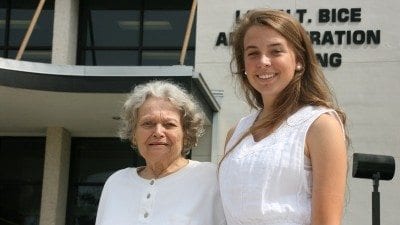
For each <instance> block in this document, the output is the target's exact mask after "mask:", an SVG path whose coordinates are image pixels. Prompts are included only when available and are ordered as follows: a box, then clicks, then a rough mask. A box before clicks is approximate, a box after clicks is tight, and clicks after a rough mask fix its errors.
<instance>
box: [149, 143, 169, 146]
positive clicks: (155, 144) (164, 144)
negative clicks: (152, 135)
mask: <svg viewBox="0 0 400 225" xmlns="http://www.w3.org/2000/svg"><path fill="white" fill-rule="evenodd" d="M149 145H151V146H159V145H162V146H166V145H167V143H150V144H149Z"/></svg>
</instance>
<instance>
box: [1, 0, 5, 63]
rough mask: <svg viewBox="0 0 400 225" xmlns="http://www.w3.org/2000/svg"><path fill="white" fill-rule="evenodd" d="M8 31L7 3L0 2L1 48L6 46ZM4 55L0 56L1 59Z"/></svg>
mask: <svg viewBox="0 0 400 225" xmlns="http://www.w3.org/2000/svg"><path fill="white" fill-rule="evenodd" d="M5 31H6V9H5V2H3V1H2V2H0V48H2V47H3V46H4V35H5ZM1 56H2V55H0V57H1Z"/></svg>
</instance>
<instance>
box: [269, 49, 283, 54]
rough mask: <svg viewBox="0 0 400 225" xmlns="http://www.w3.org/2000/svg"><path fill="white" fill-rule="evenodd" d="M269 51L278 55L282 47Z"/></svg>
mask: <svg viewBox="0 0 400 225" xmlns="http://www.w3.org/2000/svg"><path fill="white" fill-rule="evenodd" d="M271 52H272V54H273V55H279V54H281V53H282V52H283V51H282V49H273V50H272V51H271Z"/></svg>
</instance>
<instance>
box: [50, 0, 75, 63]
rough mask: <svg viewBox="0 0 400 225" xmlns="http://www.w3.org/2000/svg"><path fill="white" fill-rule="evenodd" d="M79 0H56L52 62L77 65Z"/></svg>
mask: <svg viewBox="0 0 400 225" xmlns="http://www.w3.org/2000/svg"><path fill="white" fill-rule="evenodd" d="M78 18H79V0H55V3H54V28H53V50H52V56H51V63H52V64H61V65H75V64H76V51H77V43H78V42H77V40H78Z"/></svg>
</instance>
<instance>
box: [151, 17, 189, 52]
mask: <svg viewBox="0 0 400 225" xmlns="http://www.w3.org/2000/svg"><path fill="white" fill-rule="evenodd" d="M188 18H189V11H177V10H174V11H173V10H169V11H160V10H152V11H145V13H144V26H143V32H144V33H143V46H145V47H148V46H152V47H181V46H182V44H183V39H184V35H185V29H186V24H187V21H188ZM194 42H195V34H194V33H192V34H191V36H190V41H189V46H194Z"/></svg>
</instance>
